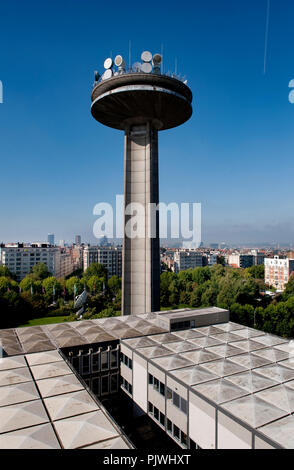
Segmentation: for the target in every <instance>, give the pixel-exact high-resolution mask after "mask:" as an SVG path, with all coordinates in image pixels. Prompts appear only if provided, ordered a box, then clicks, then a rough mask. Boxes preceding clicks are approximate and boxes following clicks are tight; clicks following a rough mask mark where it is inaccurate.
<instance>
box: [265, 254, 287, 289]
mask: <svg viewBox="0 0 294 470" xmlns="http://www.w3.org/2000/svg"><path fill="white" fill-rule="evenodd" d="M293 271H294V259H289V258H285V259H280V258H279V256H278V255H276V256H274V257H273V258H266V259H265V260H264V282H265V283H266V284H268V285H269V286H273V287H275V288H276V289H277V290H278V291H281V292H282V291H283V290H284V288H285V285H286V284H287V282H288V281H289V278H290V276H291V274H292V272H293Z"/></svg>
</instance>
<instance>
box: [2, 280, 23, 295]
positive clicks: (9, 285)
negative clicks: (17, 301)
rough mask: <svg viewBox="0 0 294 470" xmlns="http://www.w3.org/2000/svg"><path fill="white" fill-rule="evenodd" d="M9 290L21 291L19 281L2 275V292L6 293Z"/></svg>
mask: <svg viewBox="0 0 294 470" xmlns="http://www.w3.org/2000/svg"><path fill="white" fill-rule="evenodd" d="M9 291H14V292H18V291H19V288H18V284H17V282H16V281H14V280H13V279H10V278H9V277H6V276H0V294H5V293H6V292H9Z"/></svg>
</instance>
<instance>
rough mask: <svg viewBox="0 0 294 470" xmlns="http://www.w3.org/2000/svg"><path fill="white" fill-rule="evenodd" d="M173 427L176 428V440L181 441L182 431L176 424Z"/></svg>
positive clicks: (174, 433)
mask: <svg viewBox="0 0 294 470" xmlns="http://www.w3.org/2000/svg"><path fill="white" fill-rule="evenodd" d="M173 427H174V432H173V435H174V438H175V439H177V440H178V441H179V440H180V429H179V428H178V426H176V425H175V424H174V426H173Z"/></svg>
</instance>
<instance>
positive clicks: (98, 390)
mask: <svg viewBox="0 0 294 470" xmlns="http://www.w3.org/2000/svg"><path fill="white" fill-rule="evenodd" d="M85 383H86V384H87V385H88V387H89V388H90V389H91V390H92V392H93V393H94V394H95V395H97V396H98V397H100V396H103V395H108V394H111V393H117V392H118V388H119V374H118V372H116V373H115V374H107V375H101V376H97V377H95V376H94V377H91V378H89V379H86V380H85Z"/></svg>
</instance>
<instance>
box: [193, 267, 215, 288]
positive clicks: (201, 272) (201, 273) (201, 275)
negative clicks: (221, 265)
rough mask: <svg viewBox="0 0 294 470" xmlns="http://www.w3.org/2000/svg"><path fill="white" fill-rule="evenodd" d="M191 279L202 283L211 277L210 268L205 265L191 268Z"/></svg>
mask: <svg viewBox="0 0 294 470" xmlns="http://www.w3.org/2000/svg"><path fill="white" fill-rule="evenodd" d="M191 275H192V280H193V281H194V282H196V283H197V284H204V282H205V281H208V280H209V279H210V277H211V272H210V268H209V267H208V266H206V267H205V268H200V267H199V268H194V269H192V273H191Z"/></svg>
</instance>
